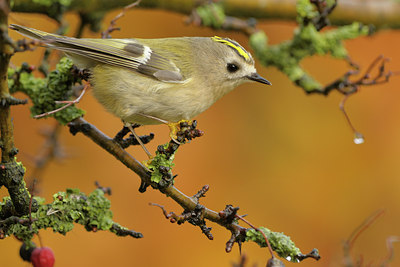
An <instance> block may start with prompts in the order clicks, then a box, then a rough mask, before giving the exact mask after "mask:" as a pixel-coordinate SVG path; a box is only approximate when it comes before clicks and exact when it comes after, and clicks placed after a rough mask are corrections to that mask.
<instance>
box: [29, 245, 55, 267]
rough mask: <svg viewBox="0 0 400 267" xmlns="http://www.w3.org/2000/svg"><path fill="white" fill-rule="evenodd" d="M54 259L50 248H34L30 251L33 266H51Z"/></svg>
mask: <svg viewBox="0 0 400 267" xmlns="http://www.w3.org/2000/svg"><path fill="white" fill-rule="evenodd" d="M54 261H55V258H54V253H53V251H52V250H51V248H48V247H42V248H35V249H34V250H33V252H32V256H31V262H32V264H33V267H53V266H54Z"/></svg>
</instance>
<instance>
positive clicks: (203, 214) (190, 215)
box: [68, 118, 319, 262]
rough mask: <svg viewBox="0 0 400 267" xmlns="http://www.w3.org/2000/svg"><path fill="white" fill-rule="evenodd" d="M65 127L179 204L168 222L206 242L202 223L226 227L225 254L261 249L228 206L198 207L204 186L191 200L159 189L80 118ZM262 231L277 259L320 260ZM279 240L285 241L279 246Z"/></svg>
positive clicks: (116, 145) (142, 169)
mask: <svg viewBox="0 0 400 267" xmlns="http://www.w3.org/2000/svg"><path fill="white" fill-rule="evenodd" d="M68 126H69V127H70V132H71V133H72V134H73V135H75V134H77V133H79V132H80V133H82V134H84V135H85V136H87V137H89V138H90V139H91V140H92V141H93V142H95V143H96V144H98V145H99V146H100V147H102V148H103V149H104V150H106V151H107V152H108V153H110V154H111V155H113V156H114V157H115V158H116V159H117V160H118V161H120V162H121V163H123V164H124V165H125V166H126V167H128V168H129V169H131V170H132V171H134V172H135V173H136V174H137V175H138V176H139V177H140V179H141V180H142V183H145V184H147V185H151V186H152V187H153V188H156V189H159V191H160V192H161V193H163V194H165V195H166V196H168V197H170V198H172V199H173V200H174V201H175V202H176V203H178V204H179V205H180V206H181V207H182V208H183V209H184V212H183V213H182V214H181V215H176V214H174V213H170V214H168V213H167V212H166V211H165V209H163V211H164V215H165V216H166V217H167V218H168V219H173V220H171V222H178V223H183V222H185V221H188V222H190V223H191V224H193V225H196V226H199V227H200V228H201V230H202V232H203V233H204V234H206V236H207V237H208V238H212V235H211V233H210V230H211V229H210V228H208V227H206V225H205V221H204V220H205V219H207V220H209V221H212V222H215V223H217V224H219V225H221V226H222V227H225V228H226V229H228V230H229V231H231V233H232V238H231V239H230V240H229V241H228V243H227V252H229V251H230V250H231V248H232V245H233V244H234V243H239V244H241V242H243V241H249V240H251V241H254V242H256V243H258V244H259V245H260V246H262V245H263V243H262V242H263V241H260V238H259V237H258V236H257V235H256V234H254V233H253V232H252V230H253V229H252V228H250V229H248V228H245V227H243V226H240V225H239V224H238V223H237V221H236V220H235V217H234V216H229V214H228V213H229V212H230V211H231V209H228V208H229V207H230V205H228V206H227V208H226V209H225V210H224V211H221V212H216V211H213V210H211V209H208V208H207V207H205V206H203V205H200V204H199V198H200V197H202V196H204V194H205V192H206V191H207V190H208V186H205V187H204V188H203V189H201V190H200V191H199V192H198V193H197V194H195V195H194V196H193V197H189V196H187V195H185V194H184V193H182V192H181V191H179V190H178V189H177V188H176V187H175V186H173V185H172V184H169V185H167V186H166V187H161V188H160V184H159V183H157V182H154V181H153V180H152V174H151V173H150V172H149V171H148V169H147V168H146V167H145V166H144V165H143V164H141V163H140V162H138V161H137V160H136V159H135V158H133V157H132V156H131V155H130V154H129V153H128V152H126V151H125V150H124V149H123V148H122V147H121V146H120V145H119V143H118V142H117V141H115V140H114V139H112V138H110V137H108V136H107V135H105V134H104V133H102V132H101V131H100V130H98V129H97V128H96V127H95V126H94V125H92V124H90V123H89V122H87V121H85V120H84V119H83V118H77V119H75V120H74V121H72V122H71V123H69V124H68ZM172 142H173V141H172ZM169 149H170V147H168V146H167V147H166V148H165V150H169ZM167 152H169V151H167ZM157 206H159V205H157ZM237 210H238V209H235V212H236V211H237ZM227 214H228V215H227ZM263 229H264V231H268V233H267V235H269V237H271V238H272V239H273V240H275V247H273V249H276V251H277V252H278V254H279V255H280V256H282V255H290V259H289V260H292V261H295V262H296V261H300V260H303V259H306V258H309V257H311V258H314V259H318V258H319V256H318V255H317V253H316V250H313V251H312V252H311V253H309V254H305V255H304V254H301V253H300V250H299V249H298V248H296V247H295V246H294V243H293V242H292V241H291V240H290V238H289V237H287V236H284V235H283V234H281V233H276V232H272V231H270V230H268V229H266V228H263ZM282 240H285V241H284V242H282Z"/></svg>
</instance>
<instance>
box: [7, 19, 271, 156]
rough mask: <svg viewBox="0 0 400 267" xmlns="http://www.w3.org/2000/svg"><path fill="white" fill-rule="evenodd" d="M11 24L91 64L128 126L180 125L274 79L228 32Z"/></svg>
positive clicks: (104, 100)
mask: <svg viewBox="0 0 400 267" xmlns="http://www.w3.org/2000/svg"><path fill="white" fill-rule="evenodd" d="M9 27H10V28H11V29H13V30H16V31H18V32H19V33H20V34H22V35H25V36H27V37H29V38H31V39H35V40H38V41H39V42H40V43H41V44H43V45H44V46H47V47H49V48H53V49H57V50H60V51H62V52H64V53H65V54H66V55H67V56H68V57H70V58H71V59H72V61H73V62H74V64H75V65H76V66H77V67H78V68H80V69H85V70H87V71H88V72H89V83H90V86H91V88H92V91H93V94H94V96H95V98H96V99H97V100H98V101H99V102H100V103H101V104H102V105H103V106H104V107H105V109H106V110H108V111H109V112H111V113H112V114H114V115H115V116H116V117H119V118H120V119H121V120H122V121H123V122H124V123H126V125H128V126H129V125H133V124H139V125H154V124H161V123H165V124H168V125H169V126H170V128H171V129H176V127H177V125H178V124H179V122H181V121H189V120H191V119H192V118H194V117H195V116H197V115H198V114H200V113H202V112H203V111H205V110H207V109H208V108H209V107H210V106H211V105H213V104H214V103H215V102H216V101H217V100H218V99H220V98H221V97H222V96H224V95H225V94H227V93H229V92H230V91H232V90H233V89H235V88H236V87H237V86H239V85H241V84H243V83H246V82H249V81H255V82H259V83H262V84H266V85H271V83H270V82H269V81H268V80H267V79H265V78H263V77H262V76H260V75H259V74H258V73H257V71H256V68H255V62H254V59H253V57H252V56H251V54H250V53H249V52H248V51H246V50H245V49H244V48H243V47H242V46H241V45H240V44H239V43H238V42H236V41H234V40H232V39H229V38H222V37H218V36H214V37H174V38H159V39H139V38H128V39H112V38H110V39H99V38H98V39H96V38H73V37H67V36H61V35H57V34H52V33H47V32H44V31H40V30H36V29H33V28H29V27H25V26H21V25H16V24H10V26H9ZM130 129H131V131H132V133H133V134H134V136H135V137H136V139H138V141H139V142H140V138H138V136H137V135H136V133H135V132H134V130H133V128H132V127H130ZM172 131H173V130H172ZM141 145H142V147H143V148H144V149H145V151H146V153H147V154H148V155H149V157H150V156H151V154H150V153H149V152H148V151H147V149H146V148H145V147H144V145H143V144H141Z"/></svg>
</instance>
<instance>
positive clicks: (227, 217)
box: [218, 205, 239, 224]
mask: <svg viewBox="0 0 400 267" xmlns="http://www.w3.org/2000/svg"><path fill="white" fill-rule="evenodd" d="M238 210H239V207H233V206H232V205H226V207H225V209H224V210H223V211H220V212H219V213H218V215H219V217H220V218H221V219H222V220H223V222H224V223H225V224H231V223H232V222H233V221H234V220H235V219H236V214H237V211H238Z"/></svg>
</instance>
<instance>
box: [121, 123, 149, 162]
mask: <svg viewBox="0 0 400 267" xmlns="http://www.w3.org/2000/svg"><path fill="white" fill-rule="evenodd" d="M125 126H126V127H127V128H128V129H129V130H130V131H131V133H132V134H133V136H134V137H135V138H136V140H137V141H138V143H139V145H140V146H141V147H142V148H143V150H144V152H146V154H147V156H148V157H149V159H152V158H153V156H152V155H151V153H150V152H149V151H148V150H147V148H146V147H145V146H144V144H143V142H142V140H140V137H139V136H138V135H137V134H136V132H135V130H134V129H133V127H132V123H125Z"/></svg>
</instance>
